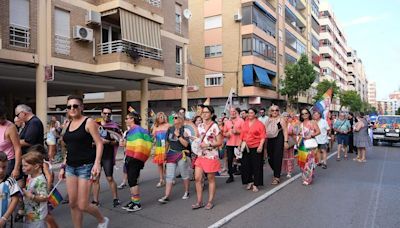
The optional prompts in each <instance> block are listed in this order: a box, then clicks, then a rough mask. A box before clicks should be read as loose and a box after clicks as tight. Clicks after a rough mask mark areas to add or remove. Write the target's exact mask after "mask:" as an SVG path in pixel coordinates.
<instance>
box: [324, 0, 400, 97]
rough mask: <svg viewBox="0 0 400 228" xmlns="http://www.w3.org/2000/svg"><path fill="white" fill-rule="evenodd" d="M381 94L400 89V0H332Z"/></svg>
mask: <svg viewBox="0 0 400 228" xmlns="http://www.w3.org/2000/svg"><path fill="white" fill-rule="evenodd" d="M328 2H329V4H330V5H331V6H332V9H333V12H334V14H335V16H336V19H337V20H338V21H339V23H340V24H341V25H342V27H343V28H344V29H343V30H344V33H345V36H346V37H347V45H350V47H351V48H352V49H354V50H357V55H358V57H359V58H361V60H362V61H363V64H364V67H365V72H366V75H367V78H368V80H369V81H375V82H376V87H377V88H376V89H377V98H378V99H385V98H388V95H389V93H391V92H393V91H398V90H400V73H399V72H400V23H399V12H398V10H399V9H400V0H384V1H376V0H328Z"/></svg>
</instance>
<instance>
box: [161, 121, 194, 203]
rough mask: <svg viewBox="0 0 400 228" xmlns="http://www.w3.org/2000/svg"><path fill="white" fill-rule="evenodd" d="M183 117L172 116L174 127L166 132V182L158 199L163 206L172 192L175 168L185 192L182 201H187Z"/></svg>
mask: <svg viewBox="0 0 400 228" xmlns="http://www.w3.org/2000/svg"><path fill="white" fill-rule="evenodd" d="M183 121H184V117H183V116H181V115H174V125H173V126H172V127H170V128H169V129H168V130H167V143H166V145H165V148H166V151H167V156H166V163H167V165H166V182H167V185H166V187H165V195H164V196H163V197H161V198H160V199H158V202H160V203H162V204H165V203H168V202H169V197H170V195H171V192H172V185H173V180H174V178H175V171H176V168H178V169H179V173H180V174H181V176H182V180H183V187H184V190H185V193H184V195H183V196H182V199H183V200H186V199H189V164H188V158H187V154H186V153H185V150H186V148H187V147H188V146H189V138H188V137H185V136H184V133H185V130H184V127H183Z"/></svg>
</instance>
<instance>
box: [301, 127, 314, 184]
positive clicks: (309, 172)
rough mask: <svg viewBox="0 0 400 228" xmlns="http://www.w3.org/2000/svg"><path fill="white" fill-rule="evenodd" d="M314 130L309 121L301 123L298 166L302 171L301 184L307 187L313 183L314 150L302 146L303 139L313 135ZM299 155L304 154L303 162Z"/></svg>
mask: <svg viewBox="0 0 400 228" xmlns="http://www.w3.org/2000/svg"><path fill="white" fill-rule="evenodd" d="M313 131H314V129H313V128H312V125H311V121H309V122H308V123H307V124H304V123H302V124H301V125H300V136H301V137H303V138H302V139H301V140H302V142H301V143H300V146H299V160H298V164H299V166H300V168H301V170H302V175H301V176H302V178H303V184H305V185H309V184H311V183H312V181H313V176H314V169H315V167H316V164H315V149H307V148H305V146H304V141H303V140H304V137H310V136H311V135H312V133H313ZM301 154H306V155H305V156H304V158H305V159H304V160H303V159H301V157H302V155H301Z"/></svg>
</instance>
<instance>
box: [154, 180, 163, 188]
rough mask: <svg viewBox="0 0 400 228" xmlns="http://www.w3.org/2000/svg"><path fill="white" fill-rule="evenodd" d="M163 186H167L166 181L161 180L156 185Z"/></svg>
mask: <svg viewBox="0 0 400 228" xmlns="http://www.w3.org/2000/svg"><path fill="white" fill-rule="evenodd" d="M163 186H165V181H160V182H158V183H157V185H156V187H157V188H161V187H163Z"/></svg>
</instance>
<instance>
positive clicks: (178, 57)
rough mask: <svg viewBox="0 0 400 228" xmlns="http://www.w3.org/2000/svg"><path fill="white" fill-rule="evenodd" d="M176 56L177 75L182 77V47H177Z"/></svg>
mask: <svg viewBox="0 0 400 228" xmlns="http://www.w3.org/2000/svg"><path fill="white" fill-rule="evenodd" d="M175 56H176V58H175V65H176V75H182V47H179V46H176V48H175Z"/></svg>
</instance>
